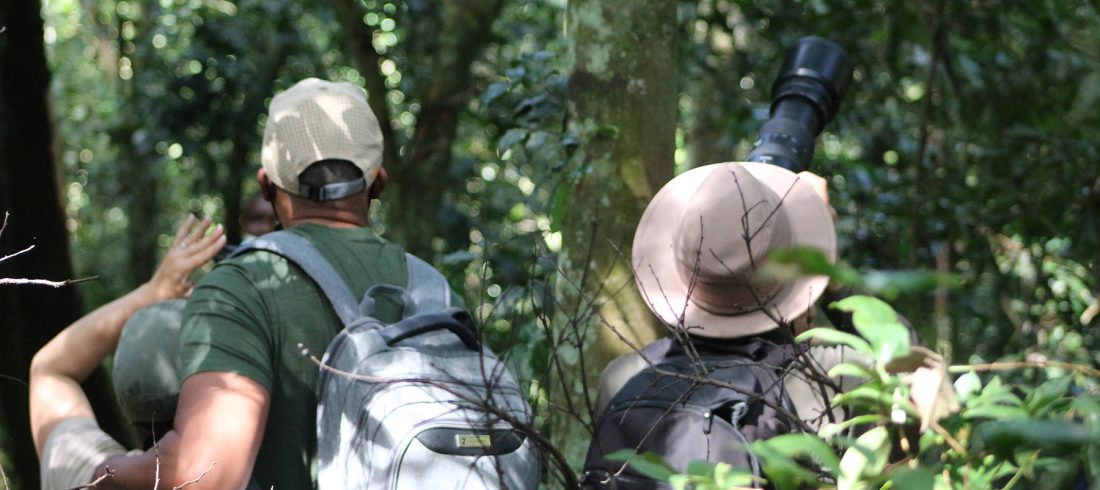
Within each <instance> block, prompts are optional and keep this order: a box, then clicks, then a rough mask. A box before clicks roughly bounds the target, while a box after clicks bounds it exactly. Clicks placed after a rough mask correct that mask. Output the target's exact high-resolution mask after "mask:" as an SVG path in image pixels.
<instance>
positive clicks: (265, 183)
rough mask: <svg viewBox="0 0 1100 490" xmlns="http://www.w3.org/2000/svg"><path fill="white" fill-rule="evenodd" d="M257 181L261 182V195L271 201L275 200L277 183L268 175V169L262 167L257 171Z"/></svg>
mask: <svg viewBox="0 0 1100 490" xmlns="http://www.w3.org/2000/svg"><path fill="white" fill-rule="evenodd" d="M256 182H259V183H260V195H262V196H263V197H264V200H265V201H267V202H270V203H274V202H275V184H274V183H273V182H271V179H270V178H268V176H267V171H266V170H264V169H263V168H262V167H261V168H260V170H259V171H257V172H256Z"/></svg>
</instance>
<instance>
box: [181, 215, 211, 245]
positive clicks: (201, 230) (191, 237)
mask: <svg viewBox="0 0 1100 490" xmlns="http://www.w3.org/2000/svg"><path fill="white" fill-rule="evenodd" d="M210 223H211V219H210V218H209V217H206V218H203V219H202V221H200V222H199V224H197V225H195V226H192V227H191V232H190V233H188V234H187V238H186V243H187V245H188V246H191V244H193V243H196V242H198V241H199V240H200V239H201V238H202V237H203V235H206V230H208V229H210Z"/></svg>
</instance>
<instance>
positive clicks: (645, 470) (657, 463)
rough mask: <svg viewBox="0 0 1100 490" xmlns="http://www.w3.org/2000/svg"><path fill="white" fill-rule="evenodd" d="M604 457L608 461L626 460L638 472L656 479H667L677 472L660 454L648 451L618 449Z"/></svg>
mask: <svg viewBox="0 0 1100 490" xmlns="http://www.w3.org/2000/svg"><path fill="white" fill-rule="evenodd" d="M604 457H605V458H606V459H607V460H609V461H623V462H626V463H627V464H629V465H630V466H631V467H632V468H634V469H635V470H637V471H638V473H641V474H643V475H645V476H647V477H649V478H652V479H654V480H657V481H668V479H669V477H671V476H672V475H675V474H676V473H677V472H676V470H675V469H673V468H672V467H671V466H669V465H668V463H665V461H664V460H663V459H661V457H660V456H658V455H656V454H654V453H650V452H645V453H642V454H638V453H636V452H634V450H633V449H620V450H618V451H615V452H613V453H611V454H608V455H607V456H604Z"/></svg>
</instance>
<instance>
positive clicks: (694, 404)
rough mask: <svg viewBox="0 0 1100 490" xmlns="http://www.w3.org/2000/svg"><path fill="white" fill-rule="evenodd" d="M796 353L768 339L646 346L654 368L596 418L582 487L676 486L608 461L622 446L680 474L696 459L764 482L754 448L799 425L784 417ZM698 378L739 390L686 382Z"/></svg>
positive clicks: (629, 383) (785, 344) (626, 489)
mask: <svg viewBox="0 0 1100 490" xmlns="http://www.w3.org/2000/svg"><path fill="white" fill-rule="evenodd" d="M794 349H795V346H794V345H792V344H791V343H789V342H782V341H780V342H778V343H777V342H776V341H775V339H771V338H767V337H764V336H757V337H750V338H747V339H736V340H727V341H722V342H717V341H713V340H709V341H708V340H703V339H693V342H692V344H691V345H690V346H689V347H688V348H685V346H684V345H681V344H680V343H679V342H677V341H675V340H672V339H668V338H666V339H661V340H657V341H655V342H653V343H650V344H649V345H647V346H645V347H644V348H643V349H642V351H641V354H642V355H643V356H645V358H646V359H648V360H649V361H650V362H651V363H652V364H653V366H651V367H650V366H647V367H646V368H644V369H643V370H642V371H640V372H638V373H637V374H635V375H634V376H633V377H631V378H630V380H629V381H627V382H626V384H625V385H623V387H622V388H621V389H620V390H619V391H618V392H617V393H615V394H614V396H613V397H612V398H611V401H610V402H609V403H608V405H607V407H606V408H605V409H604V410H603V412H602V413H600V414H599V415H598V416H597V421H596V434H595V437H594V439H593V440H592V443H591V445H590V446H589V448H588V457H587V458H586V460H585V467H584V475H583V486H584V487H585V488H589V489H605V488H610V489H619V490H631V489H643V488H644V489H654V488H672V487H671V486H669V485H668V484H667V483H663V482H657V481H654V480H651V479H649V478H647V477H646V476H644V475H642V474H641V473H639V472H638V471H636V470H635V469H634V468H632V467H631V466H626V468H623V464H624V463H623V462H621V461H610V460H607V459H606V458H605V457H604V456H605V455H607V454H611V453H613V452H615V451H617V450H620V449H633V450H635V451H636V452H637V453H638V454H642V453H646V452H651V453H654V454H656V455H658V456H660V457H661V458H662V459H663V460H664V461H665V462H666V463H668V464H669V465H670V466H671V467H673V468H675V469H676V470H678V471H680V472H685V471H686V469H687V465H688V463H689V462H691V461H696V460H706V461H710V462H723V463H727V464H730V465H731V466H733V467H734V468H740V469H747V470H750V471H751V472H752V474H753V475H754V476H756V477H757V479H758V481H759V478H760V477H761V476H762V475H761V469H760V461H759V460H758V459H757V457H756V455H755V454H753V453H752V451H751V450H750V448H749V444H750V443H751V442H752V441H755V440H759V439H766V438H769V437H773V436H776V435H780V434H786V433H789V432H792V431H794V430H796V428H797V427H799V426H800V425H799V424H798V423H797V422H796V421H792V420H790V418H789V416H788V415H787V414H791V415H794V414H795V410H794V407H793V405H792V404H791V401H790V398H789V397H788V396H787V392H786V389H785V388H784V386H783V377H782V376H783V370H784V369H785V368H786V366H787V365H788V364H790V361H791V359H792V358H793V357H794ZM689 352H690V354H689ZM668 373H678V374H679V375H671V374H668ZM700 376H701V377H704V378H707V379H711V380H714V381H716V382H718V383H722V384H726V385H729V386H734V387H737V389H731V388H730V387H727V386H718V385H715V384H709V383H699V382H697V381H695V380H693V379H690V378H689V377H700ZM777 407H778V408H779V410H777V409H776V408H777ZM784 412H785V413H784ZM620 470H622V471H620Z"/></svg>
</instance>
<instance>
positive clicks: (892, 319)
mask: <svg viewBox="0 0 1100 490" xmlns="http://www.w3.org/2000/svg"><path fill="white" fill-rule="evenodd" d="M832 307H833V308H837V309H839V310H841V311H847V312H850V313H852V325H853V326H855V329H856V331H858V332H859V334H860V335H862V336H863V338H865V339H867V341H868V343H870V344H871V348H872V351H873V353H874V356H875V359H876V360H877V362H879V363H883V364H885V363H886V362H888V361H889V360H890V359H892V358H894V357H895V356H903V355H905V354H907V353H908V352H909V329H907V328H905V326H904V325H902V324H901V323H900V322H898V315H897V313H895V312H894V309H893V308H891V307H890V305H888V304H886V303H885V302H883V301H882V300H880V299H878V298H873V297H870V296H858V295H857V296H850V297H847V298H844V299H842V300H840V301H837V302H836V303H833V305H832Z"/></svg>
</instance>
